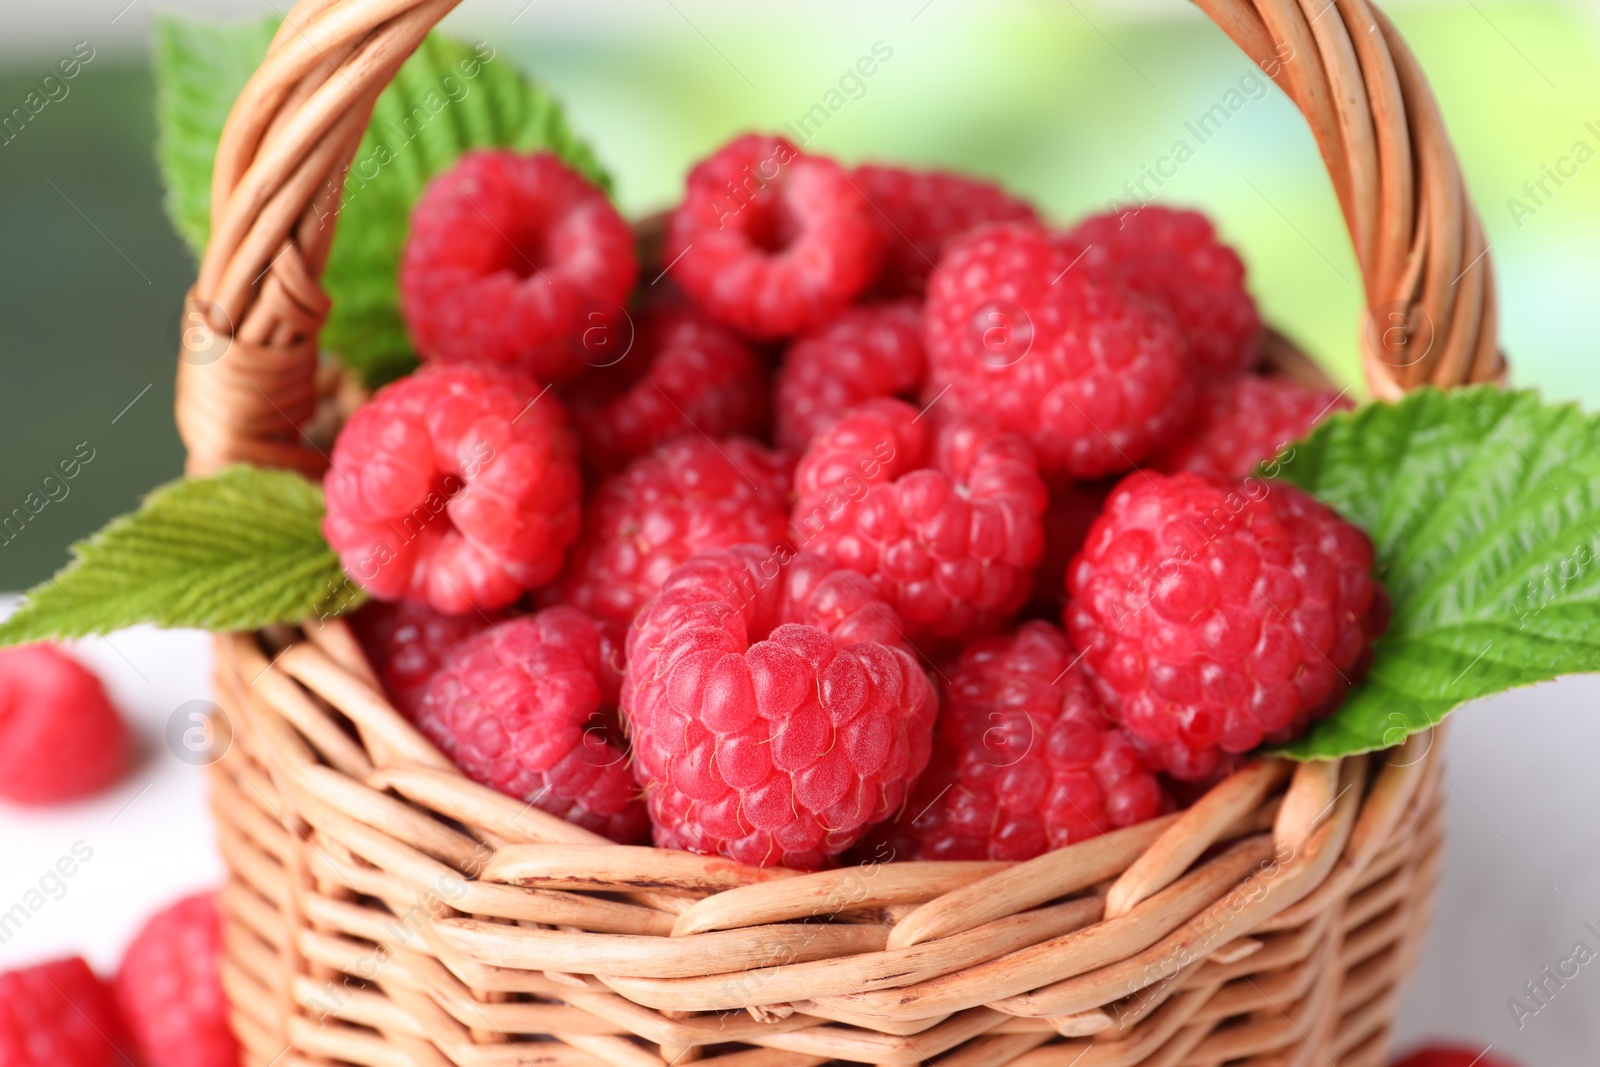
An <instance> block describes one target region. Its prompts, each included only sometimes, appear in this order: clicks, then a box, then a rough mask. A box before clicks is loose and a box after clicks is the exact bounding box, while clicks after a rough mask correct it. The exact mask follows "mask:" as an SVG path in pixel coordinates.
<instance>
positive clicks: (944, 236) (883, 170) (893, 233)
mask: <svg viewBox="0 0 1600 1067" xmlns="http://www.w3.org/2000/svg"><path fill="white" fill-rule="evenodd" d="M851 178H852V180H853V181H854V182H855V185H856V188H858V189H860V190H861V192H862V194H863V195H865V196H866V198H867V200H868V201H869V202H870V203H871V204H872V206H873V208H874V209H876V211H877V212H878V214H879V216H880V217H881V218H882V219H883V222H884V225H885V226H887V227H888V230H889V247H888V249H887V250H886V251H885V253H884V257H883V269H882V271H881V273H880V274H879V275H878V280H877V283H876V284H875V285H874V286H873V291H874V292H877V293H880V294H882V295H884V296H897V295H903V294H910V295H915V296H921V295H922V294H923V292H924V291H925V290H926V288H927V284H928V275H929V274H930V273H931V272H932V271H933V269H934V264H936V263H938V262H939V257H940V256H941V255H943V253H944V248H945V244H946V243H947V242H948V241H949V240H950V239H951V238H953V237H957V236H959V235H961V234H963V233H965V232H967V231H968V230H970V229H972V228H973V227H975V226H979V225H982V224H983V223H985V222H1028V221H1033V220H1034V219H1036V218H1037V217H1038V216H1037V214H1036V213H1035V211H1034V209H1033V205H1032V204H1029V203H1028V202H1027V201H1025V200H1020V199H1018V198H1017V197H1014V196H1012V195H1011V194H1010V193H1008V192H1006V191H1005V190H1004V189H1002V188H1001V187H1000V186H999V185H997V184H995V183H994V182H988V181H983V180H982V179H980V178H973V177H969V176H968V175H965V174H954V173H951V172H949V171H941V170H909V169H906V168H904V167H885V166H879V165H876V164H871V163H869V164H865V165H863V166H860V167H857V168H856V169H855V171H854V172H853V173H852V174H851Z"/></svg>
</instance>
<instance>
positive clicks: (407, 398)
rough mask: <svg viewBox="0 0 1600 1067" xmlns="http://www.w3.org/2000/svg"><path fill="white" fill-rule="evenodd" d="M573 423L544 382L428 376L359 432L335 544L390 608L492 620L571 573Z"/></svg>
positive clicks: (331, 481) (334, 473)
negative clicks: (408, 604)
mask: <svg viewBox="0 0 1600 1067" xmlns="http://www.w3.org/2000/svg"><path fill="white" fill-rule="evenodd" d="M576 456H577V448H576V446H575V445H574V443H573V441H572V437H571V434H570V433H569V431H568V430H567V421H566V415H565V413H564V412H563V411H562V409H561V404H560V402H559V401H557V400H556V399H555V398H554V397H552V396H547V395H545V394H543V393H541V392H540V391H539V388H538V386H537V385H535V384H534V383H533V381H532V379H530V378H528V377H526V376H525V375H521V374H518V373H515V372H512V371H505V370H497V369H494V368H490V367H469V366H452V367H444V366H435V367H424V368H423V369H422V370H420V371H418V372H417V373H416V374H413V375H411V376H410V377H409V378H403V379H401V380H400V381H398V382H395V383H394V384H392V385H388V386H385V387H384V388H382V389H380V390H378V392H377V394H376V395H375V396H373V398H372V400H371V401H369V402H368V403H366V404H365V405H363V406H362V407H360V408H358V409H357V410H356V412H355V413H354V414H353V415H351V416H350V421H349V422H347V423H346V424H345V427H344V431H343V432H342V433H340V434H339V439H338V440H337V441H336V442H334V446H333V460H332V467H333V469H332V470H330V471H329V472H328V475H327V478H326V479H325V480H324V488H325V490H326V492H327V499H328V514H327V517H326V518H325V519H324V520H323V523H322V532H323V534H324V535H325V536H326V537H327V538H328V543H329V544H330V545H332V546H333V548H334V550H335V551H337V552H338V553H339V559H340V562H341V563H343V564H344V569H345V570H346V572H348V573H349V575H350V576H351V578H353V579H354V580H355V581H356V583H357V584H358V585H360V586H361V587H363V588H364V589H366V590H367V591H368V592H369V593H371V594H372V595H373V596H374V597H377V598H378V599H379V600H398V599H401V598H405V599H408V600H417V601H422V602H424V603H426V604H428V605H429V606H430V607H432V608H434V609H435V610H436V611H442V612H445V613H447V614H461V613H463V612H467V611H471V610H473V609H478V610H481V611H492V610H494V609H495V608H500V607H504V606H505V605H507V604H510V603H511V602H512V601H514V600H516V599H517V597H518V596H520V595H521V593H522V591H523V590H524V589H533V588H536V587H538V586H540V585H543V584H544V583H545V582H548V581H549V580H550V579H552V578H554V577H555V576H556V574H557V572H559V571H560V570H561V561H562V557H563V555H564V553H565V552H566V548H567V546H568V545H569V544H571V543H572V541H573V539H574V538H576V537H577V535H578V527H579V523H580V515H579V506H580V501H581V499H582V495H583V482H582V478H581V476H580V475H579V473H578V465H577V458H576Z"/></svg>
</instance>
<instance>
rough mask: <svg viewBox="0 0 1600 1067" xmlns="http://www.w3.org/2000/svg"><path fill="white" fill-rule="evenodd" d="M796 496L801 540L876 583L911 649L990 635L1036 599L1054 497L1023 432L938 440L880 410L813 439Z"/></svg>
mask: <svg viewBox="0 0 1600 1067" xmlns="http://www.w3.org/2000/svg"><path fill="white" fill-rule="evenodd" d="M930 437H931V440H929V438H930ZM880 461H881V462H880ZM795 494H796V500H797V502H796V504H795V509H794V515H793V524H794V528H795V536H796V537H797V538H801V539H803V540H804V542H805V547H806V548H807V549H808V550H810V551H816V552H820V553H822V554H823V555H825V556H828V557H829V558H830V559H832V560H833V561H834V562H835V563H837V564H839V565H840V566H842V567H848V568H850V569H851V570H854V571H858V572H860V573H862V574H866V575H869V576H871V577H872V578H873V579H874V580H875V581H876V582H877V585H878V589H879V591H880V592H881V594H882V596H883V598H884V599H885V600H887V601H889V603H891V604H893V605H894V606H895V608H896V610H897V611H898V612H899V614H900V616H901V618H903V619H904V620H905V624H906V634H907V636H908V637H909V638H911V639H913V640H915V639H917V638H919V637H922V636H924V635H931V636H933V637H935V638H938V639H943V640H962V639H966V638H968V637H971V636H974V635H976V634H981V633H984V632H987V631H991V630H993V629H994V628H996V627H997V626H999V625H1000V624H1001V623H1003V622H1004V621H1005V620H1007V619H1008V618H1010V617H1011V616H1012V615H1015V614H1016V612H1017V611H1018V610H1019V609H1020V608H1021V607H1022V605H1023V604H1024V603H1025V602H1026V601H1027V599H1028V594H1029V592H1030V591H1031V589H1032V585H1033V575H1032V571H1033V568H1034V567H1035V566H1036V565H1037V564H1038V562H1039V558H1040V555H1041V553H1042V552H1043V550H1044V530H1043V526H1042V522H1041V516H1042V515H1043V513H1044V509H1045V506H1046V503H1047V502H1048V494H1047V493H1046V491H1045V487H1044V483H1043V482H1042V481H1040V479H1039V468H1038V464H1037V462H1036V461H1035V460H1034V457H1033V450H1032V449H1031V448H1029V447H1028V443H1027V442H1026V441H1025V440H1023V439H1022V437H1020V436H1019V435H1017V434H1012V433H1002V432H999V431H996V430H993V429H991V428H989V427H988V426H987V425H985V424H983V423H981V422H978V421H975V420H971V419H963V418H955V419H951V420H948V421H945V422H943V423H942V424H941V425H940V426H939V428H938V429H937V431H935V432H933V433H931V434H930V433H928V432H927V431H926V426H925V424H923V423H920V422H919V421H918V413H917V409H916V408H914V407H912V406H911V405H909V404H906V403H904V402H902V401H899V400H893V399H879V400H875V401H871V402H870V403H868V404H866V405H863V406H862V407H859V408H856V409H855V410H854V411H852V412H850V413H849V414H846V415H845V416H843V417H842V418H840V419H839V420H838V421H836V422H835V423H834V424H833V425H832V426H830V427H829V428H828V429H826V430H824V431H823V432H822V433H820V434H818V435H817V436H816V438H815V439H813V441H812V443H811V448H810V449H808V450H807V452H806V454H805V457H804V458H803V459H802V460H801V461H800V465H799V467H797V468H796V470H795Z"/></svg>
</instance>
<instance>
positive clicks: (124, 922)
mask: <svg viewBox="0 0 1600 1067" xmlns="http://www.w3.org/2000/svg"><path fill="white" fill-rule="evenodd" d="M73 651H74V653H75V654H76V655H77V656H78V657H79V658H80V659H81V660H82V661H83V662H84V663H86V664H87V665H88V666H90V667H91V668H93V669H94V670H95V671H96V672H97V673H98V674H99V675H100V677H101V678H102V679H104V680H105V683H106V686H107V688H108V689H109V690H110V692H111V696H112V699H113V700H115V701H116V702H117V704H118V706H119V707H121V708H122V709H123V712H124V713H125V715H126V716H127V718H128V720H129V721H130V723H131V725H132V727H133V729H134V732H135V734H136V735H137V744H138V749H139V752H138V757H137V763H136V765H135V766H134V768H133V770H132V771H131V772H130V773H129V774H128V775H127V776H126V777H125V778H124V779H123V781H122V783H121V784H120V785H118V786H117V788H115V789H113V790H112V791H111V792H109V793H107V794H104V795H102V796H99V797H96V798H94V799H91V800H88V801H84V802H82V803H79V804H73V805H69V806H65V807H56V808H45V809H39V808H20V807H10V806H7V805H5V804H4V803H3V802H0V915H3V914H4V913H5V912H7V911H9V910H10V909H11V908H12V907H13V905H15V904H18V903H24V907H26V906H27V904H26V903H25V901H28V900H30V899H31V900H32V901H33V902H38V900H39V897H40V896H42V897H43V898H44V902H43V906H42V907H40V908H39V909H38V910H37V912H34V913H32V914H30V915H29V917H28V920H27V923H26V924H25V925H24V926H23V927H22V928H21V930H20V931H17V932H15V933H13V934H12V935H11V936H10V937H8V938H7V939H6V940H5V942H4V943H3V944H0V969H4V968H10V967H15V966H17V965H18V964H22V963H27V962H31V961H34V960H38V959H41V958H46V957H49V956H53V955H62V954H66V953H72V952H80V953H82V954H83V955H84V956H85V957H87V958H88V960H89V962H90V963H92V964H94V965H95V967H96V968H98V969H100V970H101V971H103V972H105V973H107V974H109V973H111V972H112V970H114V969H115V967H116V964H117V961H118V959H119V958H120V956H121V952H122V949H123V946H124V945H126V943H127V942H128V940H129V938H131V937H132V936H133V934H134V932H135V931H136V930H137V929H138V926H139V923H140V922H141V921H142V920H143V919H144V918H145V917H146V916H148V915H149V914H150V913H152V912H154V911H156V910H158V909H159V908H161V907H162V906H164V905H165V904H167V903H169V902H170V901H171V900H173V899H175V898H177V897H179V896H181V895H183V894H184V893H186V892H189V891H190V890H193V889H198V888H204V887H206V886H211V885H215V884H217V883H218V882H219V881H220V880H221V878H222V861H221V859H219V858H218V856H217V850H216V846H215V844H214V842H213V837H212V831H211V822H210V817H209V814H208V813H207V811H206V793H205V783H204V781H203V777H202V771H201V769H200V768H199V767H192V766H189V765H188V764H186V763H183V762H181V761H179V760H178V758H177V757H176V756H174V755H173V754H172V753H171V752H170V751H169V750H168V748H167V743H166V737H165V731H166V724H167V719H168V717H169V716H170V715H171V714H172V712H173V710H174V709H175V708H177V707H178V706H179V705H181V704H183V703H185V702H187V701H190V700H195V699H202V698H205V697H207V696H209V695H210V692H211V649H210V642H209V639H208V638H207V637H206V636H205V635H204V634H200V633H192V632H175V631H174V632H163V631H159V630H156V629H154V628H151V627H139V628H137V629H133V630H127V631H123V632H122V633H118V634H114V635H112V637H111V638H110V641H109V643H108V642H107V641H105V640H89V641H84V642H79V643H75V644H74V645H73ZM80 843H81V844H80ZM74 844H78V847H79V849H80V852H81V850H83V849H85V848H87V849H91V850H93V851H92V854H91V855H90V858H89V859H88V861H87V862H84V863H82V864H80V865H78V868H77V870H76V872H75V873H74V874H73V875H72V876H71V877H70V878H65V879H61V882H62V883H64V887H63V888H61V889H57V890H56V894H55V896H56V897H58V898H57V899H53V898H52V894H51V893H50V892H49V890H51V889H56V887H55V886H54V885H53V884H52V883H53V881H54V880H53V879H50V878H47V877H46V872H47V871H53V869H54V868H55V865H56V862H57V861H58V860H59V859H60V858H61V857H62V856H64V855H70V854H71V852H72V848H73V846H74ZM42 877H45V878H46V885H45V887H44V890H45V891H42V892H40V894H39V896H33V897H31V898H30V897H29V896H28V894H29V891H30V890H37V889H40V879H41V878H42Z"/></svg>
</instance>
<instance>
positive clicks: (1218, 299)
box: [1063, 205, 1261, 375]
mask: <svg viewBox="0 0 1600 1067" xmlns="http://www.w3.org/2000/svg"><path fill="white" fill-rule="evenodd" d="M1063 244H1064V245H1065V247H1066V248H1067V251H1068V252H1069V254H1070V255H1072V256H1077V255H1078V254H1079V253H1080V252H1081V253H1083V265H1085V266H1088V265H1093V266H1103V267H1106V268H1109V269H1110V270H1111V271H1113V272H1114V273H1115V274H1116V275H1117V276H1118V277H1120V278H1121V279H1122V281H1123V282H1124V283H1125V284H1126V285H1127V286H1128V288H1130V289H1132V290H1133V291H1134V292H1136V293H1140V294H1142V295H1144V296H1148V297H1149V298H1151V299H1152V300H1155V301H1158V302H1159V303H1161V304H1162V305H1163V306H1165V307H1166V308H1167V310H1169V311H1171V312H1172V315H1173V317H1174V318H1175V319H1176V320H1177V322H1178V326H1179V329H1180V330H1181V331H1182V333H1183V337H1184V340H1185V341H1186V342H1187V343H1188V346H1189V352H1190V355H1191V356H1192V357H1193V358H1194V362H1195V364H1196V365H1197V366H1199V367H1200V368H1201V369H1202V370H1203V371H1206V372H1207V373H1210V374H1214V375H1232V374H1238V373H1241V372H1243V371H1246V370H1249V369H1250V368H1251V367H1253V366H1254V365H1255V363H1256V359H1257V356H1258V355H1259V350H1258V339H1259V336H1260V333H1261V315H1260V313H1259V312H1257V311H1256V304H1255V301H1254V300H1252V299H1250V294H1249V292H1247V291H1246V290H1245V287H1244V263H1243V261H1241V260H1240V259H1239V255H1238V253H1236V252H1235V251H1234V250H1233V249H1231V248H1229V247H1228V246H1227V245H1225V244H1223V243H1222V242H1221V241H1218V240H1217V234H1216V231H1215V230H1214V229H1213V228H1212V226H1211V222H1210V220H1209V219H1207V218H1206V217H1205V216H1204V215H1202V214H1200V213H1199V212H1197V211H1175V210H1173V209H1172V208H1167V207H1159V206H1156V205H1147V206H1145V207H1142V208H1140V209H1139V210H1137V211H1116V212H1111V213H1108V214H1104V215H1095V216H1092V217H1090V218H1087V219H1085V220H1084V221H1082V222H1080V223H1079V224H1078V225H1077V227H1076V228H1074V229H1073V230H1072V232H1071V233H1069V234H1068V235H1067V237H1066V239H1065V240H1064V242H1063Z"/></svg>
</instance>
